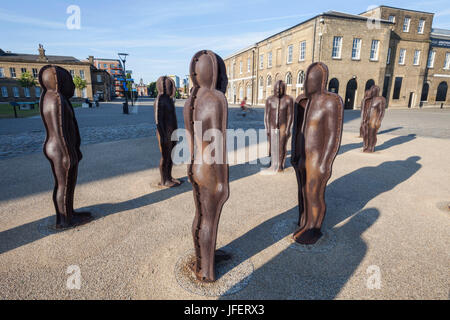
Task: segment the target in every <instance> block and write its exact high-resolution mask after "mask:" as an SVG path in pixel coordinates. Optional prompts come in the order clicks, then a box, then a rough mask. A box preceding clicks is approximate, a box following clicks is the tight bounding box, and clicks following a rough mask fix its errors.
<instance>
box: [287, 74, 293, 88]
mask: <svg viewBox="0 0 450 320" xmlns="http://www.w3.org/2000/svg"><path fill="white" fill-rule="evenodd" d="M286 84H287V85H288V86H291V85H292V74H291V73H290V72H288V73H287V74H286Z"/></svg>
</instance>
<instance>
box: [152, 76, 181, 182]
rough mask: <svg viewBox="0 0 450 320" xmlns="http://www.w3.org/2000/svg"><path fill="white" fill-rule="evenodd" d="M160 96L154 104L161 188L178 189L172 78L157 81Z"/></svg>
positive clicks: (161, 78)
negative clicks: (174, 156) (174, 158)
mask: <svg viewBox="0 0 450 320" xmlns="http://www.w3.org/2000/svg"><path fill="white" fill-rule="evenodd" d="M156 89H157V90H158V96H157V97H156V100H155V104H154V111H155V121H156V129H157V130H156V136H157V137H158V142H159V150H160V151H161V160H160V162H159V172H160V175H161V182H160V183H159V185H160V186H161V187H168V188H171V187H177V186H179V185H180V184H181V181H179V180H177V179H174V178H173V177H172V167H173V162H172V156H171V155H172V150H173V148H175V145H176V144H177V143H176V141H172V139H171V137H172V133H173V132H174V131H175V130H176V129H177V128H178V126H177V116H176V113H175V103H174V101H173V98H174V97H175V92H176V87H175V81H173V79H172V78H170V77H165V76H164V77H160V78H159V79H158V81H156Z"/></svg>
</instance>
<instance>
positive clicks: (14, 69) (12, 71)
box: [9, 68, 16, 78]
mask: <svg viewBox="0 0 450 320" xmlns="http://www.w3.org/2000/svg"><path fill="white" fill-rule="evenodd" d="M9 74H10V76H11V78H15V77H16V68H9Z"/></svg>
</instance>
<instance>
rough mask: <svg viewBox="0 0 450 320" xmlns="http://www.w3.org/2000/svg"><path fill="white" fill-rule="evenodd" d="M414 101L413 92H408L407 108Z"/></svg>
mask: <svg viewBox="0 0 450 320" xmlns="http://www.w3.org/2000/svg"><path fill="white" fill-rule="evenodd" d="M413 103H414V92H410V93H409V99H408V108H411V107H412V106H413Z"/></svg>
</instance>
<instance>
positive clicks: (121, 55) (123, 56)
mask: <svg viewBox="0 0 450 320" xmlns="http://www.w3.org/2000/svg"><path fill="white" fill-rule="evenodd" d="M118 55H119V58H120V61H122V63H123V76H124V81H125V86H124V88H123V90H124V95H125V102H124V103H123V113H124V114H128V95H127V92H126V89H127V88H128V87H127V75H126V71H125V70H126V68H125V62H126V60H127V56H128V53H118Z"/></svg>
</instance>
